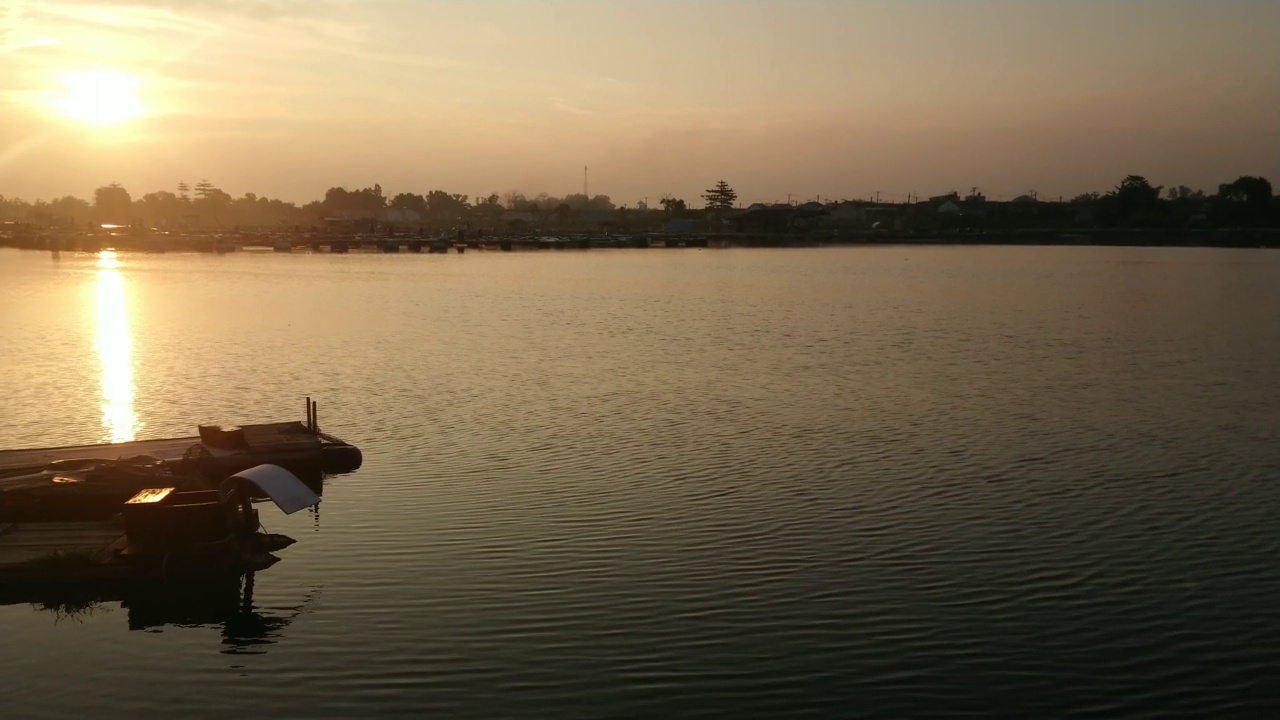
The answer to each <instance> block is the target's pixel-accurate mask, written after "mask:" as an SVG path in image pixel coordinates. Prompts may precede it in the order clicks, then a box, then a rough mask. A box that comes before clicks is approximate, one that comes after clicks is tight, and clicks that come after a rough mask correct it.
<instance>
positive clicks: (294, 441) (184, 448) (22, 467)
mask: <svg viewBox="0 0 1280 720" xmlns="http://www.w3.org/2000/svg"><path fill="white" fill-rule="evenodd" d="M339 449H341V451H340V450H339ZM344 451H345V452H344ZM358 455H359V451H358V450H356V449H355V448H354V447H353V446H351V445H350V444H348V443H346V442H344V441H342V440H341V439H339V438H336V437H333V436H332V435H327V434H325V433H322V432H320V431H319V430H316V429H313V428H312V427H310V426H309V425H306V424H303V423H301V422H296V421H295V422H282V423H268V424H263V425H245V426H242V427H239V428H232V429H230V430H227V431H221V430H219V429H216V428H202V431H201V435H198V436H191V437H179V438H158V439H155V440H138V441H134V442H124V443H109V444H102V445H68V446H64V447H53V448H30V449H19V450H0V477H7V476H14V475H22V474H26V473H32V472H38V471H41V470H44V469H47V468H49V467H50V464H51V463H67V462H70V461H86V460H125V459H128V458H135V457H140V456H142V457H151V458H155V459H157V460H160V461H162V462H164V463H166V464H169V465H172V466H175V467H179V468H181V467H182V466H183V465H185V464H206V465H209V466H212V467H213V468H214V469H216V471H218V472H227V471H230V472H237V471H239V470H242V469H244V468H246V467H252V466H253V465H258V464H261V463H272V464H276V465H283V466H286V467H290V466H293V467H299V466H302V467H305V468H307V469H311V468H315V469H319V470H321V471H322V472H326V473H336V472H350V471H352V470H354V469H356V468H357V467H359V465H360V462H359V459H358ZM340 456H345V457H340ZM335 458H339V459H341V460H345V462H337V461H335Z"/></svg>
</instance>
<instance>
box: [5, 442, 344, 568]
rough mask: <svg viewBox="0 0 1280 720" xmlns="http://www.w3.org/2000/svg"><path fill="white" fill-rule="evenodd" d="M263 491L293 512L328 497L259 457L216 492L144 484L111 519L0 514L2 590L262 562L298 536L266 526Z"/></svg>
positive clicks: (264, 564) (260, 564)
mask: <svg viewBox="0 0 1280 720" xmlns="http://www.w3.org/2000/svg"><path fill="white" fill-rule="evenodd" d="M255 496H262V497H265V498H269V499H270V500H272V501H273V502H274V503H275V504H276V506H277V507H279V508H280V510H281V511H283V512H284V513H285V514H292V513H295V512H297V511H299V510H302V509H304V508H308V507H314V506H316V505H317V504H319V502H320V496H319V495H317V494H316V493H315V492H314V491H313V490H312V489H311V488H309V487H307V485H306V484H305V483H303V482H302V480H300V479H299V478H298V477H297V476H296V475H294V474H293V473H291V472H289V471H288V470H286V469H285V468H282V467H280V466H278V465H258V466H255V467H252V468H249V469H247V470H244V471H242V472H239V473H237V474H235V475H232V476H230V477H228V478H226V479H225V480H223V481H222V483H220V484H219V486H218V488H217V489H216V490H191V491H179V490H177V489H176V488H175V487H173V486H157V487H150V488H145V489H143V490H140V491H139V492H138V493H136V494H135V495H134V496H133V497H131V498H130V499H129V500H128V501H127V502H125V503H124V504H123V505H122V506H121V507H120V512H119V514H118V515H116V516H114V517H111V518H107V519H102V520H89V521H62V522H44V521H25V520H24V521H20V522H0V588H7V587H9V586H11V585H18V584H23V583H35V584H41V585H44V584H62V583H71V584H80V583H101V582H119V581H134V580H169V579H175V578H181V577H192V576H209V575H210V574H223V573H225V574H241V573H244V572H248V571H257V570H264V569H266V568H268V567H270V566H271V565H274V564H275V563H276V562H277V561H278V560H279V558H278V557H276V556H275V555H273V554H272V553H274V552H276V551H279V550H282V549H284V548H286V547H288V546H289V545H292V544H293V542H294V541H293V539H292V538H289V537H286V536H284V535H277V534H271V533H266V532H263V531H262V530H261V523H260V522H259V519H258V511H257V510H255V509H254V508H253V498H254V497H255Z"/></svg>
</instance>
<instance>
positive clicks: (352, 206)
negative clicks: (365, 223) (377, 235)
mask: <svg viewBox="0 0 1280 720" xmlns="http://www.w3.org/2000/svg"><path fill="white" fill-rule="evenodd" d="M386 206H387V201H386V198H384V197H383V196H382V186H381V185H377V184H375V185H374V186H373V187H371V188H362V189H360V190H347V189H346V188H343V187H334V188H329V189H328V190H327V191H325V194H324V203H323V205H322V207H323V208H324V214H325V215H328V216H330V217H343V218H348V219H350V220H369V219H381V218H382V211H383V209H385V208H386Z"/></svg>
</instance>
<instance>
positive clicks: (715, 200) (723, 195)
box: [702, 180, 738, 210]
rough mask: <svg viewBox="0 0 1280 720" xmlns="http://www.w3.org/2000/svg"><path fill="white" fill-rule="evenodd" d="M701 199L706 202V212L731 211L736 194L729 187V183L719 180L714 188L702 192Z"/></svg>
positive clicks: (736, 198)
mask: <svg viewBox="0 0 1280 720" xmlns="http://www.w3.org/2000/svg"><path fill="white" fill-rule="evenodd" d="M702 199H703V200H706V201H707V209H708V210H732V209H733V205H734V203H736V202H737V201H738V193H736V192H734V191H733V188H731V187H729V183H727V182H725V181H724V180H721V181H720V182H718V183H716V186H715V187H714V188H711V189H710V190H707V191H706V192H704V193H703V194H702Z"/></svg>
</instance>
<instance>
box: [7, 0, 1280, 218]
mask: <svg viewBox="0 0 1280 720" xmlns="http://www.w3.org/2000/svg"><path fill="white" fill-rule="evenodd" d="M1278 37H1280V2H1272V1H1268V0H1257V1H1251V0H1213V1H1212V2H1192V1H1189V0H1188V1H1180V0H1150V1H1128V2H1127V1H1124V0H1107V1H1097V2H1094V1H1091V0H1060V1H1050V0H1021V1H1013V0H1010V1H1005V2H994V1H979V0H972V1H960V0H951V1H947V2H924V1H918V2H913V1H911V0H896V1H894V2H887V1H886V2H869V1H868V2H857V1H854V0H849V1H841V0H825V1H817V0H815V1H809V2H801V1H795V0H789V1H786V2H783V1H782V0H776V1H773V2H763V1H760V2H752V1H751V0H737V1H729V0H719V1H717V0H684V1H683V2H665V1H652V0H651V1H648V2H640V1H635V2H621V1H611V0H594V1H591V2H554V1H547V2H497V1H494V2H488V1H485V0H468V1H467V2H453V1H447V0H439V1H434V0H420V1H417V0H413V1H411V0H368V1H360V0H349V1H346V2H342V1H338V0H303V1H297V2H294V1H292V0H275V1H266V2H249V1H237V0H184V1H179V0H172V1H164V0H152V1H150V2H147V1H145V0H138V1H136V2H129V1H128V0H98V1H97V2H92V1H90V2H70V1H68V0H39V1H38V2H37V1H30V2H28V1H26V0H7V1H6V2H4V3H0V194H3V195H9V196H20V197H24V198H28V199H36V198H48V197H52V196H59V195H65V194H76V195H81V196H90V195H91V194H92V191H93V188H94V187H96V186H98V185H103V184H106V183H109V182H120V183H122V184H124V185H125V186H126V187H127V188H129V189H130V190H131V191H133V192H134V194H135V196H137V195H141V194H142V193H143V192H148V191H152V190H161V189H168V190H172V189H174V187H175V186H176V185H177V183H178V182H179V181H186V182H188V183H193V184H194V183H195V182H198V181H199V180H200V179H202V178H207V179H208V180H210V181H211V182H213V183H214V184H216V185H218V186H220V187H222V188H224V189H226V190H227V191H228V192H231V193H232V194H233V195H237V196H238V195H241V194H243V193H244V192H246V191H252V192H256V193H258V194H259V195H264V194H265V195H271V196H276V197H282V198H284V199H287V200H293V201H299V202H302V201H307V200H311V199H315V198H317V197H319V196H321V195H323V193H324V191H325V189H326V188H328V187H330V186H334V185H345V186H347V187H355V186H364V185H372V184H373V183H375V182H377V183H381V184H382V186H383V188H384V191H385V192H387V193H388V194H392V193H397V192H426V191H427V190H431V189H435V188H439V189H445V190H449V191H452V192H460V193H466V194H469V195H480V194H488V193H490V192H498V193H504V192H507V191H513V190H515V191H522V192H526V193H536V192H540V191H546V192H550V193H552V194H564V193H569V192H580V191H581V189H582V168H583V166H584V165H586V166H590V168H591V171H590V174H591V191H592V193H593V194H595V193H604V194H608V195H610V196H612V198H613V200H614V201H615V202H617V203H619V204H622V203H627V204H634V203H635V202H636V201H637V200H640V199H642V198H644V197H646V196H647V197H648V198H649V199H650V202H656V200H657V198H658V197H660V196H662V195H663V194H668V193H669V194H674V195H677V196H681V197H686V198H688V199H690V200H693V199H694V198H695V197H696V196H697V194H698V193H699V192H700V191H701V190H702V189H703V188H706V187H709V186H710V185H711V184H713V183H714V182H715V181H716V180H717V179H719V178H721V177H723V178H724V179H726V180H728V181H729V183H730V184H731V185H733V186H734V187H735V188H736V189H737V190H738V191H739V193H740V195H741V197H742V199H743V200H744V201H746V202H753V201H773V200H785V199H786V196H787V194H788V193H791V194H793V195H794V196H795V197H797V198H801V199H803V198H811V197H814V196H818V195H821V196H822V197H824V198H828V197H830V198H844V197H866V196H870V195H874V194H875V193H876V191H881V192H882V193H883V196H884V197H885V198H886V199H902V198H903V197H904V196H905V195H906V194H907V193H917V194H924V195H930V194H940V193H942V192H946V191H950V190H952V189H956V190H960V191H962V192H963V191H967V190H968V189H969V187H971V186H975V185H976V186H980V187H981V188H982V189H983V190H984V191H986V192H987V194H988V195H989V196H992V197H997V198H999V197H1011V196H1013V195H1018V194H1021V193H1024V192H1027V191H1028V190H1031V189H1035V190H1038V191H1039V193H1040V194H1041V196H1046V197H1056V196H1058V195H1065V196H1071V195H1074V194H1076V193H1079V192H1082V191H1085V190H1095V189H1096V190H1105V189H1107V188H1109V187H1111V186H1114V185H1115V184H1116V183H1117V182H1118V181H1119V179H1120V178H1121V177H1123V176H1124V175H1127V174H1131V173H1136V174H1141V175H1145V176H1147V177H1148V178H1149V179H1150V180H1151V181H1152V182H1153V183H1155V184H1163V185H1177V184H1186V185H1190V186H1192V187H1202V188H1206V189H1213V188H1216V187H1217V184H1218V183H1220V182H1226V181H1229V180H1233V179H1235V177H1237V176H1239V175H1244V174H1261V175H1266V176H1269V177H1270V178H1271V180H1272V181H1273V182H1278V183H1280V50H1278V49H1277V38H1278Z"/></svg>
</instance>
